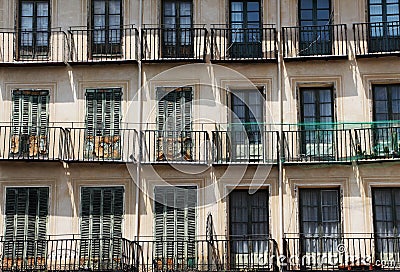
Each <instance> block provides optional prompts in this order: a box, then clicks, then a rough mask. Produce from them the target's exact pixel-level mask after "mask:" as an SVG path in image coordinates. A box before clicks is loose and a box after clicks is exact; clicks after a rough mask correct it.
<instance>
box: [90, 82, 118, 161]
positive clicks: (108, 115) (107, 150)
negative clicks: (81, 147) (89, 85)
mask: <svg viewBox="0 0 400 272" xmlns="http://www.w3.org/2000/svg"><path fill="white" fill-rule="evenodd" d="M121 98H122V91H121V89H120V88H106V89H89V90H87V91H86V137H85V138H86V151H85V152H86V154H85V158H103V159H119V158H120V157H121V145H120V143H121V135H120V121H121Z"/></svg>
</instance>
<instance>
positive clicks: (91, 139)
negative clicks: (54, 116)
mask: <svg viewBox="0 0 400 272" xmlns="http://www.w3.org/2000/svg"><path fill="white" fill-rule="evenodd" d="M65 131H66V145H65V149H66V151H65V152H66V158H65V159H66V160H68V161H78V162H85V161H87V162H96V161H97V162H132V161H135V159H136V157H135V154H136V150H135V148H136V143H137V140H138V139H137V133H136V130H134V129H87V128H66V129H65Z"/></svg>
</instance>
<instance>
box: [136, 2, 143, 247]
mask: <svg viewBox="0 0 400 272" xmlns="http://www.w3.org/2000/svg"><path fill="white" fill-rule="evenodd" d="M142 25H143V0H140V1H139V25H138V31H139V46H138V84H137V86H138V87H139V88H138V101H139V106H138V116H139V131H138V141H139V158H138V160H137V163H136V196H135V214H136V226H135V235H136V237H135V238H136V240H137V241H139V233H140V215H139V212H140V206H139V197H140V185H141V180H140V179H141V175H140V171H141V168H142V167H141V162H142V137H141V135H142V119H143V114H142V107H143V101H142Z"/></svg>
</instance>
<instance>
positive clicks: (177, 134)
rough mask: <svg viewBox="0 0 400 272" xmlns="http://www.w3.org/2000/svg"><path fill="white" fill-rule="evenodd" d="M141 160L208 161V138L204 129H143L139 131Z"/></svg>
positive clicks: (199, 162) (146, 161)
mask: <svg viewBox="0 0 400 272" xmlns="http://www.w3.org/2000/svg"><path fill="white" fill-rule="evenodd" d="M141 143H142V144H141V146H142V154H141V156H142V158H141V159H142V162H144V163H190V164H207V163H208V162H209V152H210V138H209V136H208V133H207V132H206V131H192V130H190V131H189V130H188V131H162V130H144V131H143V132H142V133H141Z"/></svg>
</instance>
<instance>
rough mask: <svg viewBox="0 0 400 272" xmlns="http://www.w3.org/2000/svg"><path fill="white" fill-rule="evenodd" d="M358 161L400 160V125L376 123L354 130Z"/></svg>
mask: <svg viewBox="0 0 400 272" xmlns="http://www.w3.org/2000/svg"><path fill="white" fill-rule="evenodd" d="M354 144H355V148H356V157H357V160H377V159H399V158H400V124H399V123H375V124H371V125H370V126H369V127H364V128H357V129H354Z"/></svg>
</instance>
